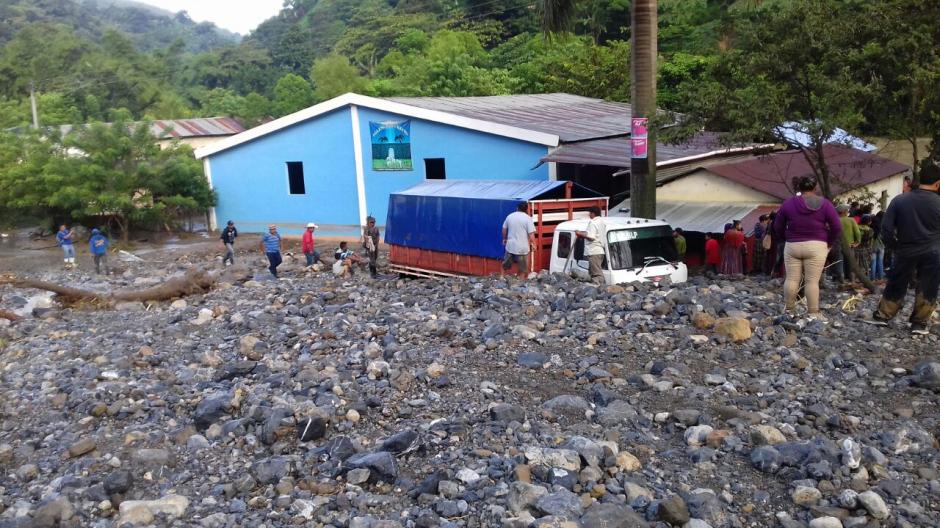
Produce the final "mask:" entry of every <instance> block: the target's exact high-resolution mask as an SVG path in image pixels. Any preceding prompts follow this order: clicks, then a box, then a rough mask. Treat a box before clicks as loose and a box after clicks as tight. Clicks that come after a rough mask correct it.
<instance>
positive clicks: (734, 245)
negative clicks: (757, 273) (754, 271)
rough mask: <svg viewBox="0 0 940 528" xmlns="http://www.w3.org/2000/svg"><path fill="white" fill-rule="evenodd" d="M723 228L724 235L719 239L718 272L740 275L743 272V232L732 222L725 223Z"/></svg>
mask: <svg viewBox="0 0 940 528" xmlns="http://www.w3.org/2000/svg"><path fill="white" fill-rule="evenodd" d="M725 228H726V229H725V236H724V238H723V239H722V241H721V244H722V246H721V266H720V267H719V268H718V273H720V274H722V275H740V274H742V273H744V262H743V259H742V248H743V247H744V232H742V231H740V230H738V229H737V228H735V226H734V224H726V225H725Z"/></svg>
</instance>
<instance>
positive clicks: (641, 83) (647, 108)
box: [630, 0, 657, 218]
mask: <svg viewBox="0 0 940 528" xmlns="http://www.w3.org/2000/svg"><path fill="white" fill-rule="evenodd" d="M632 4H633V9H632V10H631V25H632V30H631V40H632V42H631V46H630V50H631V52H630V54H631V58H630V59H631V60H630V68H631V69H632V72H631V73H632V75H631V81H632V82H631V88H630V91H631V94H630V96H631V97H630V103H631V108H632V113H633V119H632V123H631V124H630V143H631V151H632V152H631V154H630V216H633V217H637V218H656V128H655V127H654V126H651V123H650V121H651V119H653V118H655V117H656V52H657V45H656V44H657V43H656V39H657V31H656V0H633V2H632Z"/></svg>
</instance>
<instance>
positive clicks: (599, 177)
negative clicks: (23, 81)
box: [196, 93, 709, 235]
mask: <svg viewBox="0 0 940 528" xmlns="http://www.w3.org/2000/svg"><path fill="white" fill-rule="evenodd" d="M629 128H630V106H629V105H626V104H622V103H611V102H606V101H601V100H597V99H590V98H586V97H579V96H574V95H569V94H544V95H509V96H492V97H449V98H448V97H427V98H422V97H416V98H407V97H404V98H388V99H380V98H374V97H367V96H363V95H358V94H351V93H350V94H345V95H342V96H339V97H336V98H334V99H331V100H329V101H325V102H323V103H320V104H317V105H315V106H312V107H310V108H307V109H304V110H301V111H299V112H296V113H294V114H291V115H288V116H285V117H282V118H280V119H277V120H275V121H271V122H269V123H266V124H263V125H261V126H258V127H256V128H253V129H250V130H247V131H245V132H242V133H240V134H237V135H235V136H231V137H228V138H226V139H223V140H221V141H218V142H216V143H213V144H212V145H209V146H206V147H203V148H200V149H198V150H196V157H197V158H199V159H202V160H203V163H204V169H205V174H206V177H207V178H208V179H209V182H210V185H211V186H212V187H213V189H215V191H216V193H217V194H218V205H217V207H216V208H215V209H214V210H213V211H212V213H211V215H210V222H211V224H212V225H211V227H212V228H213V229H217V228H218V224H219V222H220V221H221V222H222V223H224V222H225V221H226V220H234V221H235V223H236V225H238V227H239V229H240V230H243V231H245V232H261V231H263V230H265V229H266V226H267V225H268V224H270V223H276V224H278V226H279V227H280V228H281V229H282V231H283V232H286V233H297V232H300V231H301V230H302V229H303V226H304V224H306V223H307V222H316V223H317V224H319V225H320V226H321V232H323V233H324V234H342V235H347V234H350V233H353V232H357V231H358V226H360V225H364V223H365V219H366V217H367V216H369V215H372V216H375V217H376V219H377V220H378V223H379V224H380V225H381V224H384V223H385V217H386V212H387V208H388V199H389V195H390V194H391V193H393V192H397V191H401V190H403V189H407V188H408V187H411V186H413V185H415V184H417V183H420V182H423V181H425V180H433V179H447V180H476V179H478V180H541V181H545V180H555V179H566V180H573V181H577V182H579V183H582V184H584V185H586V186H587V187H590V188H594V189H596V190H598V191H600V192H601V193H603V194H609V195H612V194H615V193H613V192H611V189H612V188H613V187H615V186H616V184H617V180H616V179H615V178H614V177H613V176H612V175H613V173H614V172H616V171H618V170H620V169H622V168H623V167H624V166H629V158H628V154H627V149H626V148H625V147H624V148H622V152H620V150H621V146H620V145H619V144H617V145H614V147H613V149H614V155H613V158H616V159H615V160H614V161H611V159H612V158H611V147H610V146H609V145H608V143H610V141H611V139H612V138H617V139H619V140H620V141H622V142H623V143H624V145H626V136H627V135H628V134H629ZM592 145H593V146H592ZM599 147H600V148H599ZM605 149H606V150H605ZM697 149H698V150H694V149H693V150H694V152H693V151H689V152H690V153H691V154H692V155H694V157H701V154H702V153H703V152H709V151H708V150H707V149H706V150H704V151H703V149H702V147H701V146H699V147H697ZM682 155H684V151H682V150H681V149H680V150H678V151H677V154H676V157H681V156H682ZM553 156H559V157H558V158H557V159H555V158H553ZM608 187H610V188H608Z"/></svg>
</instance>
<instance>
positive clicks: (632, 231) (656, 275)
mask: <svg viewBox="0 0 940 528" xmlns="http://www.w3.org/2000/svg"><path fill="white" fill-rule="evenodd" d="M603 220H604V225H605V233H604V238H605V244H604V253H605V259H604V264H603V268H604V282H606V283H607V284H620V283H627V282H647V281H651V282H654V283H656V284H659V282H660V281H661V280H663V279H664V278H666V277H669V278H670V280H671V281H672V282H674V283H679V282H685V281H687V280H688V278H689V270H688V268H687V267H686V265H685V264H684V263H682V262H680V261H679V254H678V252H677V251H676V245H675V241H674V240H673V237H672V227H670V226H669V224H667V223H666V222H663V221H660V220H647V219H644V218H630V217H620V216H607V217H603ZM587 225H588V219H586V218H581V219H577V220H569V221H567V222H562V223H560V224H558V225H557V226H556V227H555V235H554V240H553V242H552V256H551V263H550V265H549V270H550V271H551V272H552V273H571V274H573V275H575V276H577V277H581V278H588V277H589V273H588V260H587V257H586V256H585V255H584V239H583V238H580V237H578V236H576V234H575V233H576V232H578V231H585V230H587Z"/></svg>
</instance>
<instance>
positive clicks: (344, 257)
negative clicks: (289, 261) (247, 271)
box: [219, 216, 380, 278]
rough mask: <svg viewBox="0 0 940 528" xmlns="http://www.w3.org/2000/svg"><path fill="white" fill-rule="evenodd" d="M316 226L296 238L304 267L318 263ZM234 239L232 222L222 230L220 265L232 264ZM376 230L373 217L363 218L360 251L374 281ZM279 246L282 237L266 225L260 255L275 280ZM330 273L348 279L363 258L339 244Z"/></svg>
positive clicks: (272, 226)
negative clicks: (222, 251)
mask: <svg viewBox="0 0 940 528" xmlns="http://www.w3.org/2000/svg"><path fill="white" fill-rule="evenodd" d="M318 227H319V226H318V225H317V224H315V223H313V222H310V223H308V224H307V226H306V229H305V230H304V233H303V235H302V236H301V238H300V250H301V252H302V253H303V255H304V258H305V259H306V265H307V267H311V266H313V265H314V264H317V263H322V262H323V261H322V259H321V258H320V252H319V251H317V250H316V242H315V239H314V232H315V231H316V230H317V228H318ZM237 237H238V229H237V228H236V227H235V222H233V221H232V220H229V221H228V222H227V223H226V226H225V229H223V230H222V233H221V235H220V237H219V238H220V240H221V242H222V246H223V248H224V250H225V254H224V256H223V257H222V265H230V264H235V239H236V238H237ZM379 237H380V232H379V228H378V227H377V226H376V225H375V218H374V217H372V216H370V217H368V218H367V219H366V226H365V227H363V229H362V239H361V240H362V248H363V251H364V252H365V256H366V258H367V259H368V261H369V273H370V275H371V276H372V277H373V278H374V277H376V276H377V275H378V257H379V250H378V248H379ZM282 247H283V238H282V236H281V234H280V233H279V232H278V230H277V225H275V224H271V225H269V226H268V231H267V232H266V233H264V234H262V235H261V252H262V253H264V255H265V257H266V258H267V259H268V271H270V272H271V275H273V276H274V277H275V278H276V277H277V268H278V266H280V265H281V264H282V263H283V261H284V259H283V257H282V256H281V251H282ZM333 258H334V263H333V273H335V274H337V275H340V276H344V277H345V276H348V275H350V274H352V273H353V270H354V269H355V268H354V264H357V263H359V262H362V261H363V258H362V257H361V256H360V255H358V254H356V252H354V251H352V250H350V249H349V247H348V244H347V243H346V242H345V241H343V242H340V243H339V247H337V248H336V250H335V251H334V252H333Z"/></svg>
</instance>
